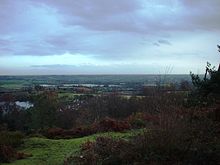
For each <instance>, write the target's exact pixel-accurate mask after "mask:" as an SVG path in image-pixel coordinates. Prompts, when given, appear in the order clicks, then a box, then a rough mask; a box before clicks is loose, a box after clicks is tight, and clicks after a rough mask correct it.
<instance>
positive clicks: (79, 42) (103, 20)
mask: <svg viewBox="0 0 220 165" xmlns="http://www.w3.org/2000/svg"><path fill="white" fill-rule="evenodd" d="M219 11H220V1H219V0H210V1H207V0H147V1H146V0H120V1H115V0H108V1H103V0H80V1H70V0H62V1H60V0H38V1H34V0H22V1H17V0H1V2H0V18H1V20H0V60H1V61H3V60H4V61H7V60H6V59H8V61H9V60H10V59H11V58H12V57H14V56H16V57H21V56H26V57H27V58H30V57H33V59H34V58H35V56H39V57H43V56H45V57H48V56H51V59H53V57H54V60H55V57H57V56H63V55H65V54H67V53H68V54H70V55H72V56H73V57H72V60H77V58H76V57H77V54H81V55H82V56H86V57H87V58H85V61H82V63H86V62H89V61H88V60H94V61H95V60H96V61H97V63H101V62H103V63H106V62H109V63H112V66H113V64H114V63H115V62H117V61H119V62H125V63H132V61H137V59H138V60H139V62H138V63H141V62H143V61H146V62H147V63H151V64H153V63H154V61H157V64H158V66H163V65H164V63H165V62H167V61H176V60H177V59H184V62H185V66H188V63H191V64H193V63H192V60H194V59H197V61H198V63H200V68H199V69H201V67H202V66H203V65H202V63H203V62H204V61H205V59H206V60H208V61H210V62H213V63H214V64H215V61H217V60H218V55H217V53H216V50H215V49H216V48H215V45H216V44H219V42H220V39H219V36H220V22H219V18H220V12H219ZM39 59H40V58H39ZM24 61H25V60H24ZM29 61H30V60H29ZM55 61H56V60H55ZM61 62H62V61H61ZM50 63H51V62H50ZM94 63H95V62H94ZM57 64H58V63H57V62H54V63H53V64H51V65H57ZM142 64H144V62H143V63H142ZM19 65H22V61H21V62H20V63H19ZM23 65H24V66H27V63H25V62H24V63H23ZM32 65H35V64H33V63H32V62H30V64H29V66H30V67H31V66H32ZM38 65H42V61H38ZM58 65H69V64H66V63H65V62H63V63H60V64H58ZM71 65H75V64H74V62H73V63H72V64H71ZM167 65H170V63H168V64H167ZM172 65H174V68H175V67H178V66H177V63H173V64H172ZM4 67H5V68H6V70H7V68H10V69H12V68H11V67H12V66H9V65H8V66H4ZM148 68H149V67H148ZM134 69H135V68H134ZM182 69H183V70H184V73H185V70H186V68H184V67H182ZM119 71H120V69H119ZM94 72H95V71H94ZM136 72H138V69H137V70H136ZM123 73H124V71H123Z"/></svg>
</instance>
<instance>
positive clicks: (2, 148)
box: [0, 145, 16, 162]
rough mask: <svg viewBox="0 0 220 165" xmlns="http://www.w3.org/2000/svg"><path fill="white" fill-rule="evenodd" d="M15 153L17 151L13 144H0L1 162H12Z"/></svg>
mask: <svg viewBox="0 0 220 165" xmlns="http://www.w3.org/2000/svg"><path fill="white" fill-rule="evenodd" d="M15 155H16V151H15V150H14V149H13V148H12V147H11V146H6V145H0V162H10V161H11V160H12V159H14V158H15Z"/></svg>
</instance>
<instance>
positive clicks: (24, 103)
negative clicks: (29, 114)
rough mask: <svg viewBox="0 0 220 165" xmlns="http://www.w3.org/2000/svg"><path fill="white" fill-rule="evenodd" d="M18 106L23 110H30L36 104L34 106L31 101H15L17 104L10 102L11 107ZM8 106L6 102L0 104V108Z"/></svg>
mask: <svg viewBox="0 0 220 165" xmlns="http://www.w3.org/2000/svg"><path fill="white" fill-rule="evenodd" d="M14 104H15V105H16V106H18V107H20V108H23V109H28V108H31V107H33V106H34V104H32V103H31V102H29V101H15V102H10V103H9V105H14ZM4 105H6V102H4V101H1V102H0V106H4Z"/></svg>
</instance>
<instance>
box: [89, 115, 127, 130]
mask: <svg viewBox="0 0 220 165" xmlns="http://www.w3.org/2000/svg"><path fill="white" fill-rule="evenodd" d="M92 127H93V130H95V132H108V131H115V132H121V131H125V130H128V129H130V125H129V123H128V122H127V121H120V120H115V119H111V118H108V117H107V118H104V119H102V120H100V121H99V122H96V123H94V124H93V126H92Z"/></svg>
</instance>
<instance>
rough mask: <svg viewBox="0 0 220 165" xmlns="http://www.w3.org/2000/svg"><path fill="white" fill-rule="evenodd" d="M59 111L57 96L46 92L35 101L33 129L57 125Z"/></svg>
mask: <svg viewBox="0 0 220 165" xmlns="http://www.w3.org/2000/svg"><path fill="white" fill-rule="evenodd" d="M57 109H58V101H57V94H56V93H54V92H44V93H42V94H39V95H38V96H37V97H36V98H35V99H34V108H33V110H32V127H33V128H34V129H44V128H49V127H53V126H54V125H55V124H56V112H57Z"/></svg>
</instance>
